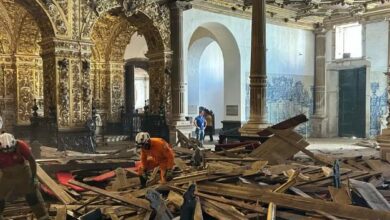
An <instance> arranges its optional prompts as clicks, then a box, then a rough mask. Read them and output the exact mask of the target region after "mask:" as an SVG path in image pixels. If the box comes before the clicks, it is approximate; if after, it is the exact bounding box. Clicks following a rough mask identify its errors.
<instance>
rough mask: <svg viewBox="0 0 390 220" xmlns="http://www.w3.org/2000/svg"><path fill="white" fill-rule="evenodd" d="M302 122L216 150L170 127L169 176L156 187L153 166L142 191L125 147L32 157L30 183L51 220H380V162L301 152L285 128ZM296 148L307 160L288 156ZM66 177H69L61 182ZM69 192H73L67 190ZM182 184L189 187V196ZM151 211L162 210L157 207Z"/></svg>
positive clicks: (385, 177) (386, 173) (385, 196)
mask: <svg viewBox="0 0 390 220" xmlns="http://www.w3.org/2000/svg"><path fill="white" fill-rule="evenodd" d="M305 120H306V117H304V116H299V117H296V118H292V119H291V120H287V121H285V122H282V123H280V124H277V125H274V126H272V127H271V128H269V129H266V130H264V131H262V132H260V134H261V135H264V134H266V136H268V137H260V138H259V137H256V138H255V139H250V142H248V143H245V142H236V143H228V144H222V145H218V147H221V151H219V152H213V151H211V150H208V149H206V148H202V146H201V144H200V142H198V141H196V140H194V139H191V138H188V137H186V136H184V135H183V134H182V133H180V131H179V137H180V138H179V141H180V143H178V144H180V146H181V147H177V146H176V147H174V148H173V149H174V151H175V156H176V158H175V167H174V169H173V170H172V174H173V179H172V180H169V181H168V183H166V184H160V183H158V180H159V169H158V168H157V169H154V170H151V171H150V173H149V174H150V175H149V176H150V177H151V178H149V181H148V183H147V187H146V188H141V186H140V184H139V177H138V173H137V169H136V168H135V167H134V166H135V165H136V164H137V166H138V162H137V163H135V162H134V161H133V160H138V159H139V155H137V152H136V151H134V152H131V153H128V152H127V150H126V149H123V150H121V151H117V152H116V153H117V154H109V155H104V156H102V155H99V156H98V155H96V157H94V155H85V156H84V155H82V154H78V155H76V156H74V157H71V158H53V157H51V158H50V159H41V160H39V163H40V167H39V176H40V177H39V178H40V179H43V180H44V181H42V182H43V183H44V184H45V185H47V186H48V188H49V190H47V189H45V192H47V193H49V194H51V192H50V191H53V193H56V194H55V196H56V197H57V198H58V200H59V201H57V200H54V201H53V200H52V201H48V203H49V205H50V213H51V215H52V218H53V219H59V220H62V219H66V218H67V216H68V217H69V218H70V217H72V218H74V219H78V218H81V217H82V216H86V217H87V216H98V217H99V216H100V217H103V216H104V218H105V219H114V220H119V219H120V220H124V219H126V220H131V219H141V220H143V219H145V220H149V219H151V218H152V217H153V218H154V217H156V216H161V215H165V216H169V219H179V218H180V215H181V213H180V211H181V210H190V213H189V215H192V214H194V219H196V220H201V219H203V218H204V219H207V217H210V216H212V217H214V218H217V219H265V218H267V216H268V219H287V220H309V219H310V220H323V219H331V220H336V219H370V220H371V219H390V210H389V209H390V205H389V203H388V201H390V193H389V192H388V183H389V182H390V164H389V163H388V162H385V161H381V160H377V159H375V156H373V157H371V158H369V159H366V158H362V157H348V158H341V157H340V156H338V155H337V156H336V155H333V156H330V155H326V154H324V153H322V154H317V153H314V151H313V152H311V151H309V150H308V149H306V147H307V146H308V145H309V142H308V141H306V140H305V139H304V138H303V137H302V136H301V135H299V134H298V133H296V132H295V131H293V130H292V129H293V128H294V127H295V126H296V125H298V124H300V123H302V122H304V121H305ZM267 138H268V140H267V141H265V142H263V140H266V139H267ZM248 140H249V139H248ZM259 140H261V141H260V142H259ZM388 144H389V146H390V141H388ZM129 145H130V144H129ZM256 147H257V148H256ZM389 149H390V148H389ZM194 150H200V151H201V153H202V156H203V159H204V160H203V161H204V162H202V165H201V166H193V164H191V159H192V155H193V154H194ZM298 152H303V153H304V154H306V155H308V156H309V157H306V156H305V157H301V156H300V155H301V154H299V155H296V153H298ZM43 155H45V154H43ZM129 155H130V156H129ZM131 155H134V156H135V157H132V158H131ZM336 158H337V159H338V161H340V167H341V168H340V169H336V171H338V170H339V171H340V172H339V173H340V178H339V179H340V181H339V182H341V187H340V188H334V187H333V185H334V184H333V181H334V176H333V175H334V174H333V162H334V160H335V159H336ZM62 169H65V172H64V173H65V175H62V176H61V177H62V178H58V183H57V182H55V180H53V179H51V178H50V176H57V177H58V175H59V174H58V173H57V171H60V170H62ZM43 170H44V171H43ZM61 173H62V172H61ZM49 175H50V176H49ZM69 177H70V178H69ZM337 177H338V176H337ZM73 178H75V179H77V180H78V181H75V180H71V181H68V179H73ZM86 183H88V184H86ZM337 185H339V184H337ZM74 186H77V187H81V188H83V190H80V191H77V192H75V191H74V190H73V188H75V187H74ZM189 186H197V190H194V188H193V187H189ZM57 189H59V190H57ZM84 189H85V190H84ZM189 189H191V191H188V190H189ZM193 190H194V191H193ZM351 190H352V193H353V194H351V195H353V198H354V199H355V197H359V199H360V200H363V199H364V200H366V201H367V204H366V203H364V201H363V202H361V204H360V203H359V205H360V206H357V205H356V200H354V203H353V204H354V205H352V201H351V195H350V191H351ZM64 192H65V193H66V194H64ZM151 192H152V193H151ZM185 192H187V193H186V198H196V199H192V200H191V199H186V200H185V201H186V206H185V207H183V209H182V205H183V204H184V198H183V194H184V193H185ZM192 195H193V196H192ZM356 195H358V196H356ZM188 196H189V197H188ZM145 198H146V199H148V200H146V199H145ZM154 198H158V201H157V200H155V199H154ZM149 201H151V202H149ZM156 202H157V203H156ZM156 204H158V205H157V206H156ZM188 204H189V205H188ZM7 205H8V204H7ZM160 205H162V206H161V207H162V208H163V210H164V211H161V210H160V209H159V208H157V207H159V206H160ZM361 206H367V207H361ZM192 207H194V208H192ZM29 212H30V209H29V207H28V206H27V204H26V203H25V202H24V201H23V202H20V201H15V202H12V203H11V205H10V206H7V208H6V210H5V212H4V214H5V217H6V219H14V218H15V216H23V217H25V216H28V215H30V214H29ZM183 213H185V214H188V213H186V212H183ZM156 214H157V215H156Z"/></svg>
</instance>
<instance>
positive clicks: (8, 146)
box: [0, 133, 16, 152]
mask: <svg viewBox="0 0 390 220" xmlns="http://www.w3.org/2000/svg"><path fill="white" fill-rule="evenodd" d="M15 146H16V139H15V137H14V136H13V135H12V134H10V133H2V134H0V152H13V151H15V149H16V148H15Z"/></svg>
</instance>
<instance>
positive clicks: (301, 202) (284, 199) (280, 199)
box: [198, 183, 390, 220]
mask: <svg viewBox="0 0 390 220" xmlns="http://www.w3.org/2000/svg"><path fill="white" fill-rule="evenodd" d="M198 190H199V191H202V192H207V193H211V194H215V195H221V196H228V197H234V198H239V199H244V200H248V201H254V202H257V201H259V202H262V203H270V202H273V203H275V204H276V205H278V206H281V207H287V208H292V209H298V210H303V211H309V212H310V211H323V212H327V213H332V214H333V215H335V216H339V217H344V218H352V219H365V220H372V219H390V212H384V211H377V210H371V209H368V208H363V207H357V206H350V205H343V204H337V203H333V202H327V201H324V200H319V199H310V198H303V197H299V196H293V195H287V194H280V193H274V192H269V191H265V190H261V191H262V192H261V193H256V192H255V191H253V190H252V191H251V195H250V196H247V195H243V194H242V192H245V190H246V188H245V187H238V186H234V187H232V186H229V185H228V184H221V183H207V184H204V183H200V184H198ZM256 191H260V190H256Z"/></svg>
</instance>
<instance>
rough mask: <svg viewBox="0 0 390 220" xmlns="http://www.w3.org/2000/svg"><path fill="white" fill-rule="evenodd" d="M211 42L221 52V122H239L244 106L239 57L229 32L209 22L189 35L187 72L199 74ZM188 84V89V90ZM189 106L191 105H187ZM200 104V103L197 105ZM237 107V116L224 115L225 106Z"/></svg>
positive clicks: (234, 41) (220, 25)
mask: <svg viewBox="0 0 390 220" xmlns="http://www.w3.org/2000/svg"><path fill="white" fill-rule="evenodd" d="M213 42H216V43H217V44H218V46H219V48H220V49H221V51H222V56H223V61H224V62H223V69H224V80H223V83H224V86H223V88H224V105H223V106H224V107H223V110H222V112H223V115H224V116H223V117H220V119H221V120H237V121H239V120H241V117H240V116H241V112H242V111H243V108H244V106H242V105H241V103H242V102H241V93H237V92H236V91H241V84H242V83H241V55H240V50H239V47H238V44H237V41H236V39H235V37H234V36H233V34H232V33H231V31H230V30H229V29H228V28H227V27H226V26H224V25H223V24H220V23H216V22H210V23H204V24H202V25H200V26H199V27H198V28H197V29H196V30H195V31H194V32H193V33H192V35H191V39H190V43H189V46H188V54H187V61H188V64H189V65H188V67H187V71H186V74H187V75H186V76H185V77H186V78H188V72H189V71H190V70H191V69H192V71H194V72H196V73H199V62H200V59H201V56H202V53H203V51H205V49H206V48H207V47H208V46H209V45H210V44H211V43H213ZM191 63H192V64H191ZM190 83H191V82H189V89H190V86H191V85H190ZM189 104H191V103H189ZM199 104H201V103H199ZM227 105H234V106H238V113H237V115H234V116H231V115H227V114H226V106H227Z"/></svg>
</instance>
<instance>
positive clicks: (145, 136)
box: [135, 132, 150, 146]
mask: <svg viewBox="0 0 390 220" xmlns="http://www.w3.org/2000/svg"><path fill="white" fill-rule="evenodd" d="M149 139H150V135H149V133H148V132H140V133H138V134H137V136H136V137H135V143H136V144H137V145H138V146H142V145H144V144H146V143H147V142H148V141H149Z"/></svg>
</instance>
